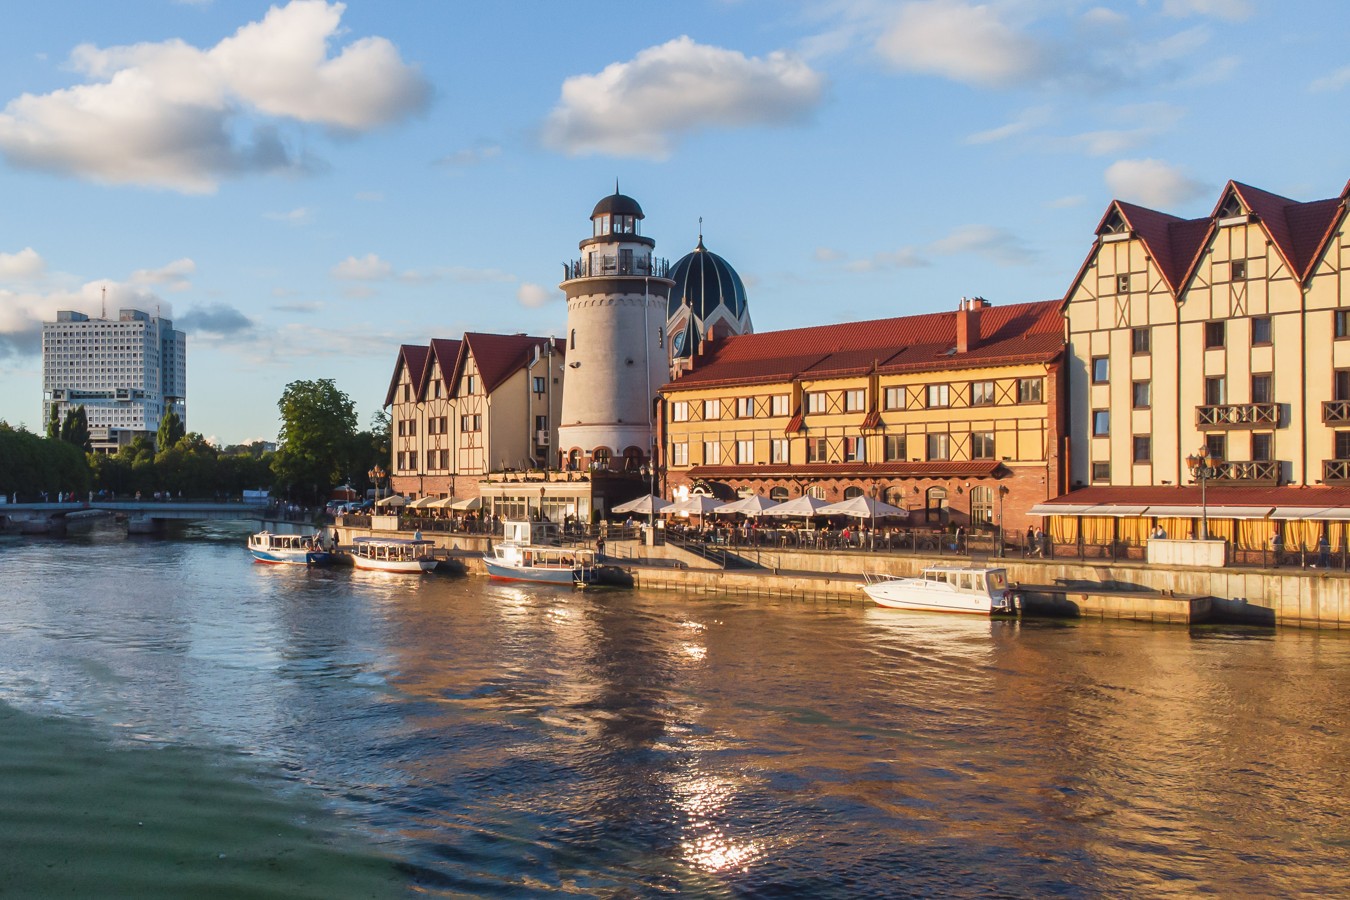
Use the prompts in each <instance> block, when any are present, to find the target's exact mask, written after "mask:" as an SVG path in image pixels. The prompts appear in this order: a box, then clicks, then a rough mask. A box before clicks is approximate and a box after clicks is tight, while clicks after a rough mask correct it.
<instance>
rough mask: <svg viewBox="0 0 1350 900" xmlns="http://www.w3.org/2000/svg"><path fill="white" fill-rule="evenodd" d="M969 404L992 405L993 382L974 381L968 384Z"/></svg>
mask: <svg viewBox="0 0 1350 900" xmlns="http://www.w3.org/2000/svg"><path fill="white" fill-rule="evenodd" d="M970 405H971V406H993V405H994V383H993V382H992V381H976V382H973V383H972V384H971V385H970Z"/></svg>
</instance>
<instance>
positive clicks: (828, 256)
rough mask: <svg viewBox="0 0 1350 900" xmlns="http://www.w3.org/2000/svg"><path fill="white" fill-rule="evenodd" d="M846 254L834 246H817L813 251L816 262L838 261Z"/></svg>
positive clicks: (844, 257) (845, 256)
mask: <svg viewBox="0 0 1350 900" xmlns="http://www.w3.org/2000/svg"><path fill="white" fill-rule="evenodd" d="M847 256H848V254H846V253H844V251H843V250H836V249H835V248H834V247H817V248H816V252H815V257H816V262H838V261H839V260H841V259H846V258H847Z"/></svg>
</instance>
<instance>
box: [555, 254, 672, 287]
mask: <svg viewBox="0 0 1350 900" xmlns="http://www.w3.org/2000/svg"><path fill="white" fill-rule="evenodd" d="M669 273H670V261H669V260H666V259H662V258H660V257H655V256H613V255H609V256H602V255H599V254H594V255H590V256H586V257H583V258H582V259H574V260H572V261H571V262H565V263H563V280H564V281H570V280H572V279H573V278H603V277H605V276H607V275H649V276H651V277H652V278H665V277H666V276H667V275H668V274H669Z"/></svg>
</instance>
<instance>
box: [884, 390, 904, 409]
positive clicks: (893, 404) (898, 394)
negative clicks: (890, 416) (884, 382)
mask: <svg viewBox="0 0 1350 900" xmlns="http://www.w3.org/2000/svg"><path fill="white" fill-rule="evenodd" d="M884 402H885V404H886V408H887V409H904V408H905V389H904V388H903V387H888V388H886V395H885V401H884Z"/></svg>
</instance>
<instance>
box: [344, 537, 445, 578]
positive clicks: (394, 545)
mask: <svg viewBox="0 0 1350 900" xmlns="http://www.w3.org/2000/svg"><path fill="white" fill-rule="evenodd" d="M435 546H436V544H435V542H434V541H424V540H422V539H420V538H374V537H359V538H353V539H352V565H354V566H356V568H358V569H371V570H374V571H377V572H430V571H432V570H433V569H435V568H436V557H434V556H432V555H431V551H432V550H433V549H434V548H435Z"/></svg>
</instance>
